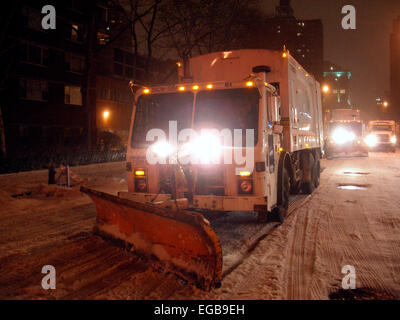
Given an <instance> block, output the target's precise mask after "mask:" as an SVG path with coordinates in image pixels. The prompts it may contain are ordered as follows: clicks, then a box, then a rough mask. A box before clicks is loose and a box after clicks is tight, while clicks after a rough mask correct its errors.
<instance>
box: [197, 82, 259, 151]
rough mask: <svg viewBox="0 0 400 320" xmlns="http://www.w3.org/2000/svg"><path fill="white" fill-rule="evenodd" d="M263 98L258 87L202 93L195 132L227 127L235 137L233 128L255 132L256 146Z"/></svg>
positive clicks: (198, 98)
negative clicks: (261, 99)
mask: <svg viewBox="0 0 400 320" xmlns="http://www.w3.org/2000/svg"><path fill="white" fill-rule="evenodd" d="M259 97H260V94H259V92H258V89H257V88H239V89H225V90H212V91H211V90H210V91H201V92H199V93H198V94H197V97H196V112H195V118H194V119H195V120H194V122H195V124H194V126H195V129H196V130H199V129H203V128H215V129H218V130H221V129H226V128H227V129H230V130H232V134H233V129H242V130H245V129H254V137H255V141H254V145H256V144H257V137H258V134H257V133H258V130H257V129H258V102H259ZM245 133H246V132H245V131H243V132H242V137H243V138H244V137H245ZM244 141H245V140H244Z"/></svg>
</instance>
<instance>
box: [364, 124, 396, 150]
mask: <svg viewBox="0 0 400 320" xmlns="http://www.w3.org/2000/svg"><path fill="white" fill-rule="evenodd" d="M366 143H367V144H368V147H369V148H370V149H371V150H389V151H391V152H396V143H397V137H396V123H395V121H390V120H388V121H370V122H369V124H368V135H367V137H366Z"/></svg>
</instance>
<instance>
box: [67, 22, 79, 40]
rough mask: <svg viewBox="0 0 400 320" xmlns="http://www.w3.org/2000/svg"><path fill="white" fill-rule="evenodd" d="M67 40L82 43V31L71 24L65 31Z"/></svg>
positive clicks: (77, 26)
mask: <svg viewBox="0 0 400 320" xmlns="http://www.w3.org/2000/svg"><path fill="white" fill-rule="evenodd" d="M67 39H68V40H71V41H74V42H82V29H81V26H79V25H77V24H72V25H70V26H69V28H68V29H67Z"/></svg>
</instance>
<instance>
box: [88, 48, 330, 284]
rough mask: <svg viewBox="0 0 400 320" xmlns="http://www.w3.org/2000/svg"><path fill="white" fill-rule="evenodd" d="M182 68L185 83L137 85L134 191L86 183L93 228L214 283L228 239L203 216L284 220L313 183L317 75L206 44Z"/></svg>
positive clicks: (130, 170) (284, 61) (269, 56)
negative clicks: (293, 198) (294, 198)
mask: <svg viewBox="0 0 400 320" xmlns="http://www.w3.org/2000/svg"><path fill="white" fill-rule="evenodd" d="M179 65H180V64H178V67H179ZM179 70H180V74H181V83H179V84H176V85H164V86H163V85H161V86H154V87H140V88H138V89H137V90H136V92H135V99H134V107H133V113H132V121H131V127H130V134H129V143H128V148H127V154H126V173H127V182H128V191H127V192H119V193H118V196H115V195H111V194H105V193H102V192H99V191H96V190H92V189H88V188H85V187H81V191H82V192H85V193H86V194H88V195H89V196H90V197H91V199H92V200H93V202H94V204H95V207H96V211H97V222H96V227H95V231H96V233H97V234H99V235H101V236H102V237H103V238H106V239H109V240H112V241H114V242H115V243H117V244H121V245H123V246H124V247H128V248H129V249H131V250H133V251H134V252H135V253H136V254H139V255H144V256H145V257H148V258H152V259H154V260H155V261H158V262H161V263H162V264H163V265H164V266H168V268H169V267H171V268H173V270H174V272H175V273H176V274H178V275H180V276H182V277H184V278H185V279H188V280H189V281H191V282H194V283H195V284H196V285H197V286H198V287H200V288H202V289H205V290H209V289H211V288H213V287H217V286H219V285H220V283H221V281H222V265H223V261H222V248H221V245H220V241H219V239H218V236H217V235H216V233H215V232H214V230H213V229H212V224H210V222H209V220H207V219H206V218H205V217H204V215H203V214H205V213H208V214H209V213H212V214H213V215H222V214H224V212H225V213H226V212H230V213H232V212H244V211H249V212H253V213H254V212H256V213H257V215H258V217H259V220H260V223H266V222H267V221H279V222H283V220H284V219H285V216H286V213H287V211H288V206H289V196H290V195H291V194H297V193H305V194H310V193H312V192H313V190H314V189H315V188H317V187H318V185H319V182H320V159H321V155H322V148H321V146H322V145H323V132H322V128H323V125H322V114H321V112H322V111H321V93H320V85H319V83H318V82H317V81H316V80H315V79H314V77H313V76H312V75H311V74H309V73H307V71H306V70H304V68H303V67H302V66H301V65H300V64H299V63H298V62H297V61H296V60H295V59H294V58H293V57H292V56H291V55H290V53H289V52H287V51H284V52H282V51H271V50H237V51H228V52H216V53H210V54H205V55H201V56H197V57H194V58H191V59H189V60H188V61H187V63H186V64H185V65H181V66H180V69H179Z"/></svg>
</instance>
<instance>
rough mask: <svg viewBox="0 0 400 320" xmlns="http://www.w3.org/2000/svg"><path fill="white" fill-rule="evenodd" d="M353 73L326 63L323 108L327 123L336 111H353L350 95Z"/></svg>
mask: <svg viewBox="0 0 400 320" xmlns="http://www.w3.org/2000/svg"><path fill="white" fill-rule="evenodd" d="M350 81H351V72H350V71H349V70H345V69H344V68H342V67H340V66H338V65H335V64H334V63H332V62H329V61H325V62H324V72H323V81H322V83H321V88H322V108H323V112H324V115H325V119H324V120H325V122H326V121H327V120H329V118H330V113H331V112H332V110H334V109H352V108H353V107H354V106H353V104H352V102H351V94H350Z"/></svg>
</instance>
